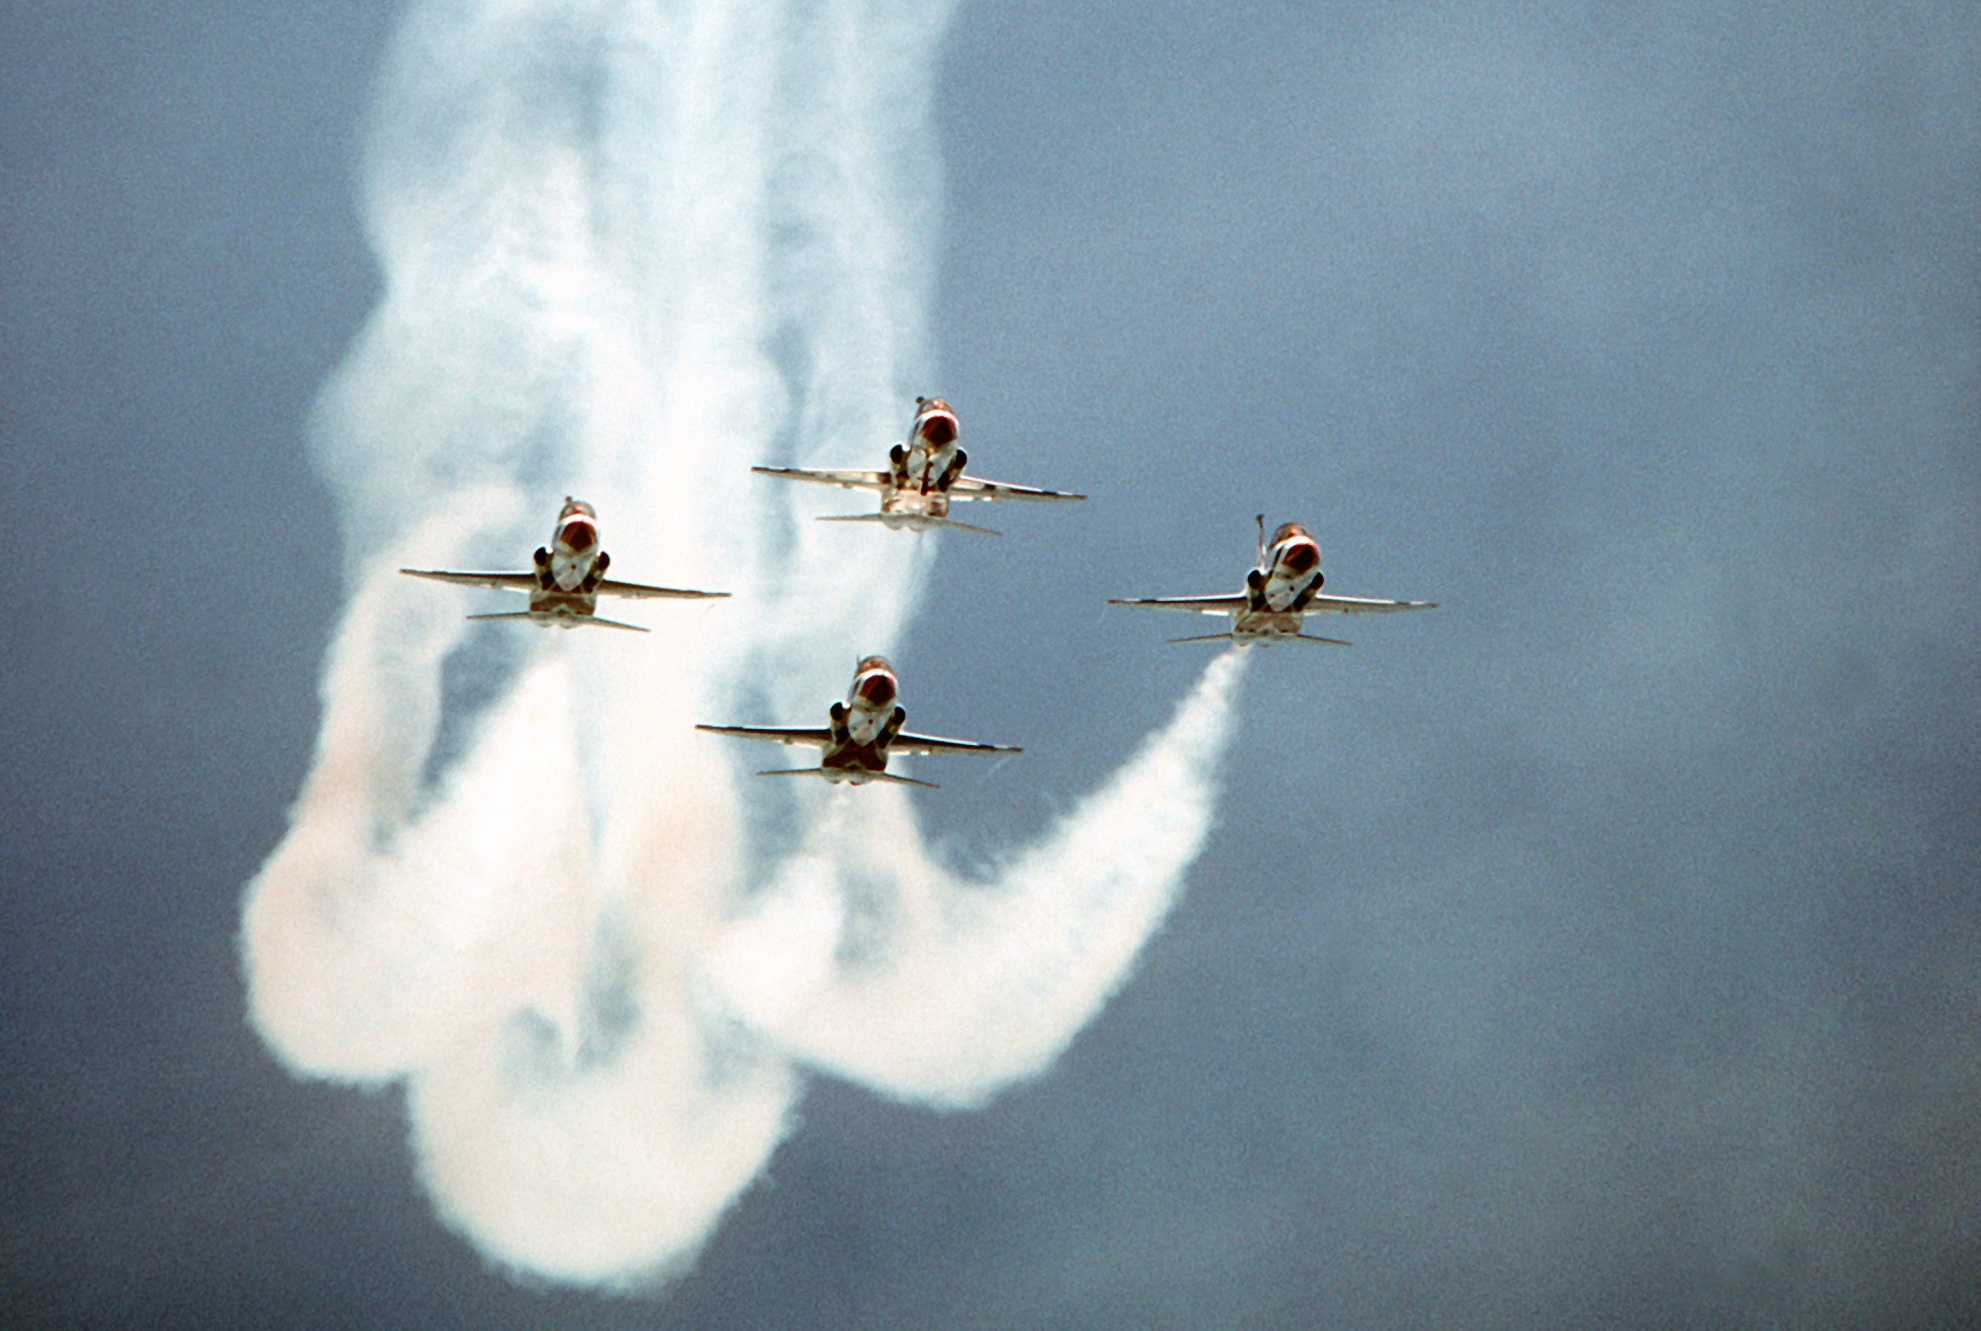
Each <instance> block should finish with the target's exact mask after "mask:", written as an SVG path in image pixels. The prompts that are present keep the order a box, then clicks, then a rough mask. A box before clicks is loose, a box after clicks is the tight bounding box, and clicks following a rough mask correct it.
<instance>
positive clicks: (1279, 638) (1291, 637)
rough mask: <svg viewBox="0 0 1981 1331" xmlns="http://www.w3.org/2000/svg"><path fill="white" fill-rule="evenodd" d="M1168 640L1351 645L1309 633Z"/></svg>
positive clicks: (1331, 645)
mask: <svg viewBox="0 0 1981 1331" xmlns="http://www.w3.org/2000/svg"><path fill="white" fill-rule="evenodd" d="M1170 642H1172V643H1179V642H1235V643H1239V644H1241V645H1243V646H1248V647H1250V646H1260V647H1264V646H1270V645H1271V644H1273V643H1276V642H1318V643H1321V644H1324V645H1325V646H1329V647H1352V646H1354V644H1353V643H1350V642H1347V641H1344V640H1343V639H1341V638H1316V637H1315V636H1313V635H1312V634H1310V633H1280V634H1275V635H1273V636H1270V637H1268V636H1265V635H1263V634H1261V635H1249V634H1248V635H1247V636H1245V637H1243V638H1241V637H1239V636H1238V635H1237V634H1236V633H1205V634H1200V635H1199V636H1197V637H1194V638H1171V639H1170Z"/></svg>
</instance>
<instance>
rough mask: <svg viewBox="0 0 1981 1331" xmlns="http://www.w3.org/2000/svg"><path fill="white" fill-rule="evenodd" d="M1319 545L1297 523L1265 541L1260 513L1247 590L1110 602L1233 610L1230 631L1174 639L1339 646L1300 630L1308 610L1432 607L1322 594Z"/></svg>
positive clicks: (1375, 610) (1212, 611)
mask: <svg viewBox="0 0 1981 1331" xmlns="http://www.w3.org/2000/svg"><path fill="white" fill-rule="evenodd" d="M1323 581H1324V579H1323V578H1322V576H1321V547H1320V546H1319V545H1318V544H1317V543H1316V542H1315V540H1314V538H1313V536H1312V534H1311V533H1309V532H1308V530H1307V529H1306V528H1305V527H1303V526H1301V525H1300V524H1299V523H1297V522H1288V523H1283V524H1281V526H1280V528H1279V530H1278V531H1276V532H1274V533H1273V539H1272V545H1271V547H1270V548H1268V547H1267V545H1266V519H1265V515H1264V514H1260V515H1259V566H1258V567H1257V568H1255V569H1253V570H1252V571H1251V572H1250V573H1247V574H1246V575H1245V590H1244V591H1242V592H1234V593H1233V594H1231V595H1230V596H1153V597H1148V598H1146V599H1143V600H1139V601H1109V602H1108V604H1109V605H1139V606H1149V607H1153V608H1154V609H1157V610H1193V611H1196V612H1197V613H1198V614H1204V615H1230V616H1231V631H1230V632H1228V633H1206V634H1203V635H1201V636H1198V637H1194V638H1172V639H1171V641H1172V642H1219V641H1222V640H1224V639H1230V640H1231V641H1233V642H1238V643H1244V644H1248V645H1250V644H1264V643H1273V642H1287V641H1294V642H1325V643H1331V644H1333V645H1334V646H1337V647H1346V646H1348V644H1347V643H1346V642H1343V641H1342V640H1341V639H1340V638H1316V637H1314V636H1312V635H1310V634H1306V633H1302V632H1301V631H1300V626H1301V623H1302V621H1303V620H1304V619H1305V617H1306V616H1308V615H1370V614H1382V613H1384V612H1386V611H1390V610H1431V609H1434V608H1436V606H1437V602H1435V601H1385V600H1379V599H1376V598H1373V597H1367V596H1323V595H1321V583H1322V582H1323Z"/></svg>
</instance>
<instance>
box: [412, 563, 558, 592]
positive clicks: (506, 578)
mask: <svg viewBox="0 0 1981 1331" xmlns="http://www.w3.org/2000/svg"><path fill="white" fill-rule="evenodd" d="M399 571H400V572H401V573H403V574H405V575H406V576H407V577H409V578H431V579H432V580H433V581H435V582H451V583H454V584H455V585H456V586H460V587H502V588H505V589H508V590H511V591H519V592H533V591H535V590H536V589H537V575H536V574H534V573H445V572H442V571H441V570H440V569H437V568H402V569H400V570H399Z"/></svg>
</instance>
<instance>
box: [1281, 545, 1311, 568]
mask: <svg viewBox="0 0 1981 1331" xmlns="http://www.w3.org/2000/svg"><path fill="white" fill-rule="evenodd" d="M1279 562H1280V567H1282V568H1284V569H1285V570H1286V571H1287V572H1288V573H1293V574H1300V573H1305V572H1306V571H1307V570H1308V569H1310V568H1312V567H1314V565H1316V564H1318V563H1320V562H1321V552H1320V551H1319V550H1316V549H1315V548H1314V547H1313V546H1311V545H1296V546H1294V547H1293V548H1292V549H1291V550H1288V551H1287V552H1286V553H1285V554H1283V555H1281V556H1280V557H1279Z"/></svg>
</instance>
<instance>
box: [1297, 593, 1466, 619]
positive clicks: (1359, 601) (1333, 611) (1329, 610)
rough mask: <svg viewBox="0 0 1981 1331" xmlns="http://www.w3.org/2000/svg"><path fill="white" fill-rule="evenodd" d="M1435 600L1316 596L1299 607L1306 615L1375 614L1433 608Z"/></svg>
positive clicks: (1436, 604) (1435, 604)
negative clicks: (1388, 599) (1387, 599)
mask: <svg viewBox="0 0 1981 1331" xmlns="http://www.w3.org/2000/svg"><path fill="white" fill-rule="evenodd" d="M1437 608H1438V603H1437V602H1436V601H1386V600H1383V599H1382V598H1381V597H1376V596H1316V597H1315V598H1314V599H1313V600H1311V601H1309V602H1307V604H1306V605H1305V606H1303V607H1302V608H1301V613H1302V614H1306V615H1377V614H1382V613H1384V612H1385V611H1389V610H1435V609H1437Z"/></svg>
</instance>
